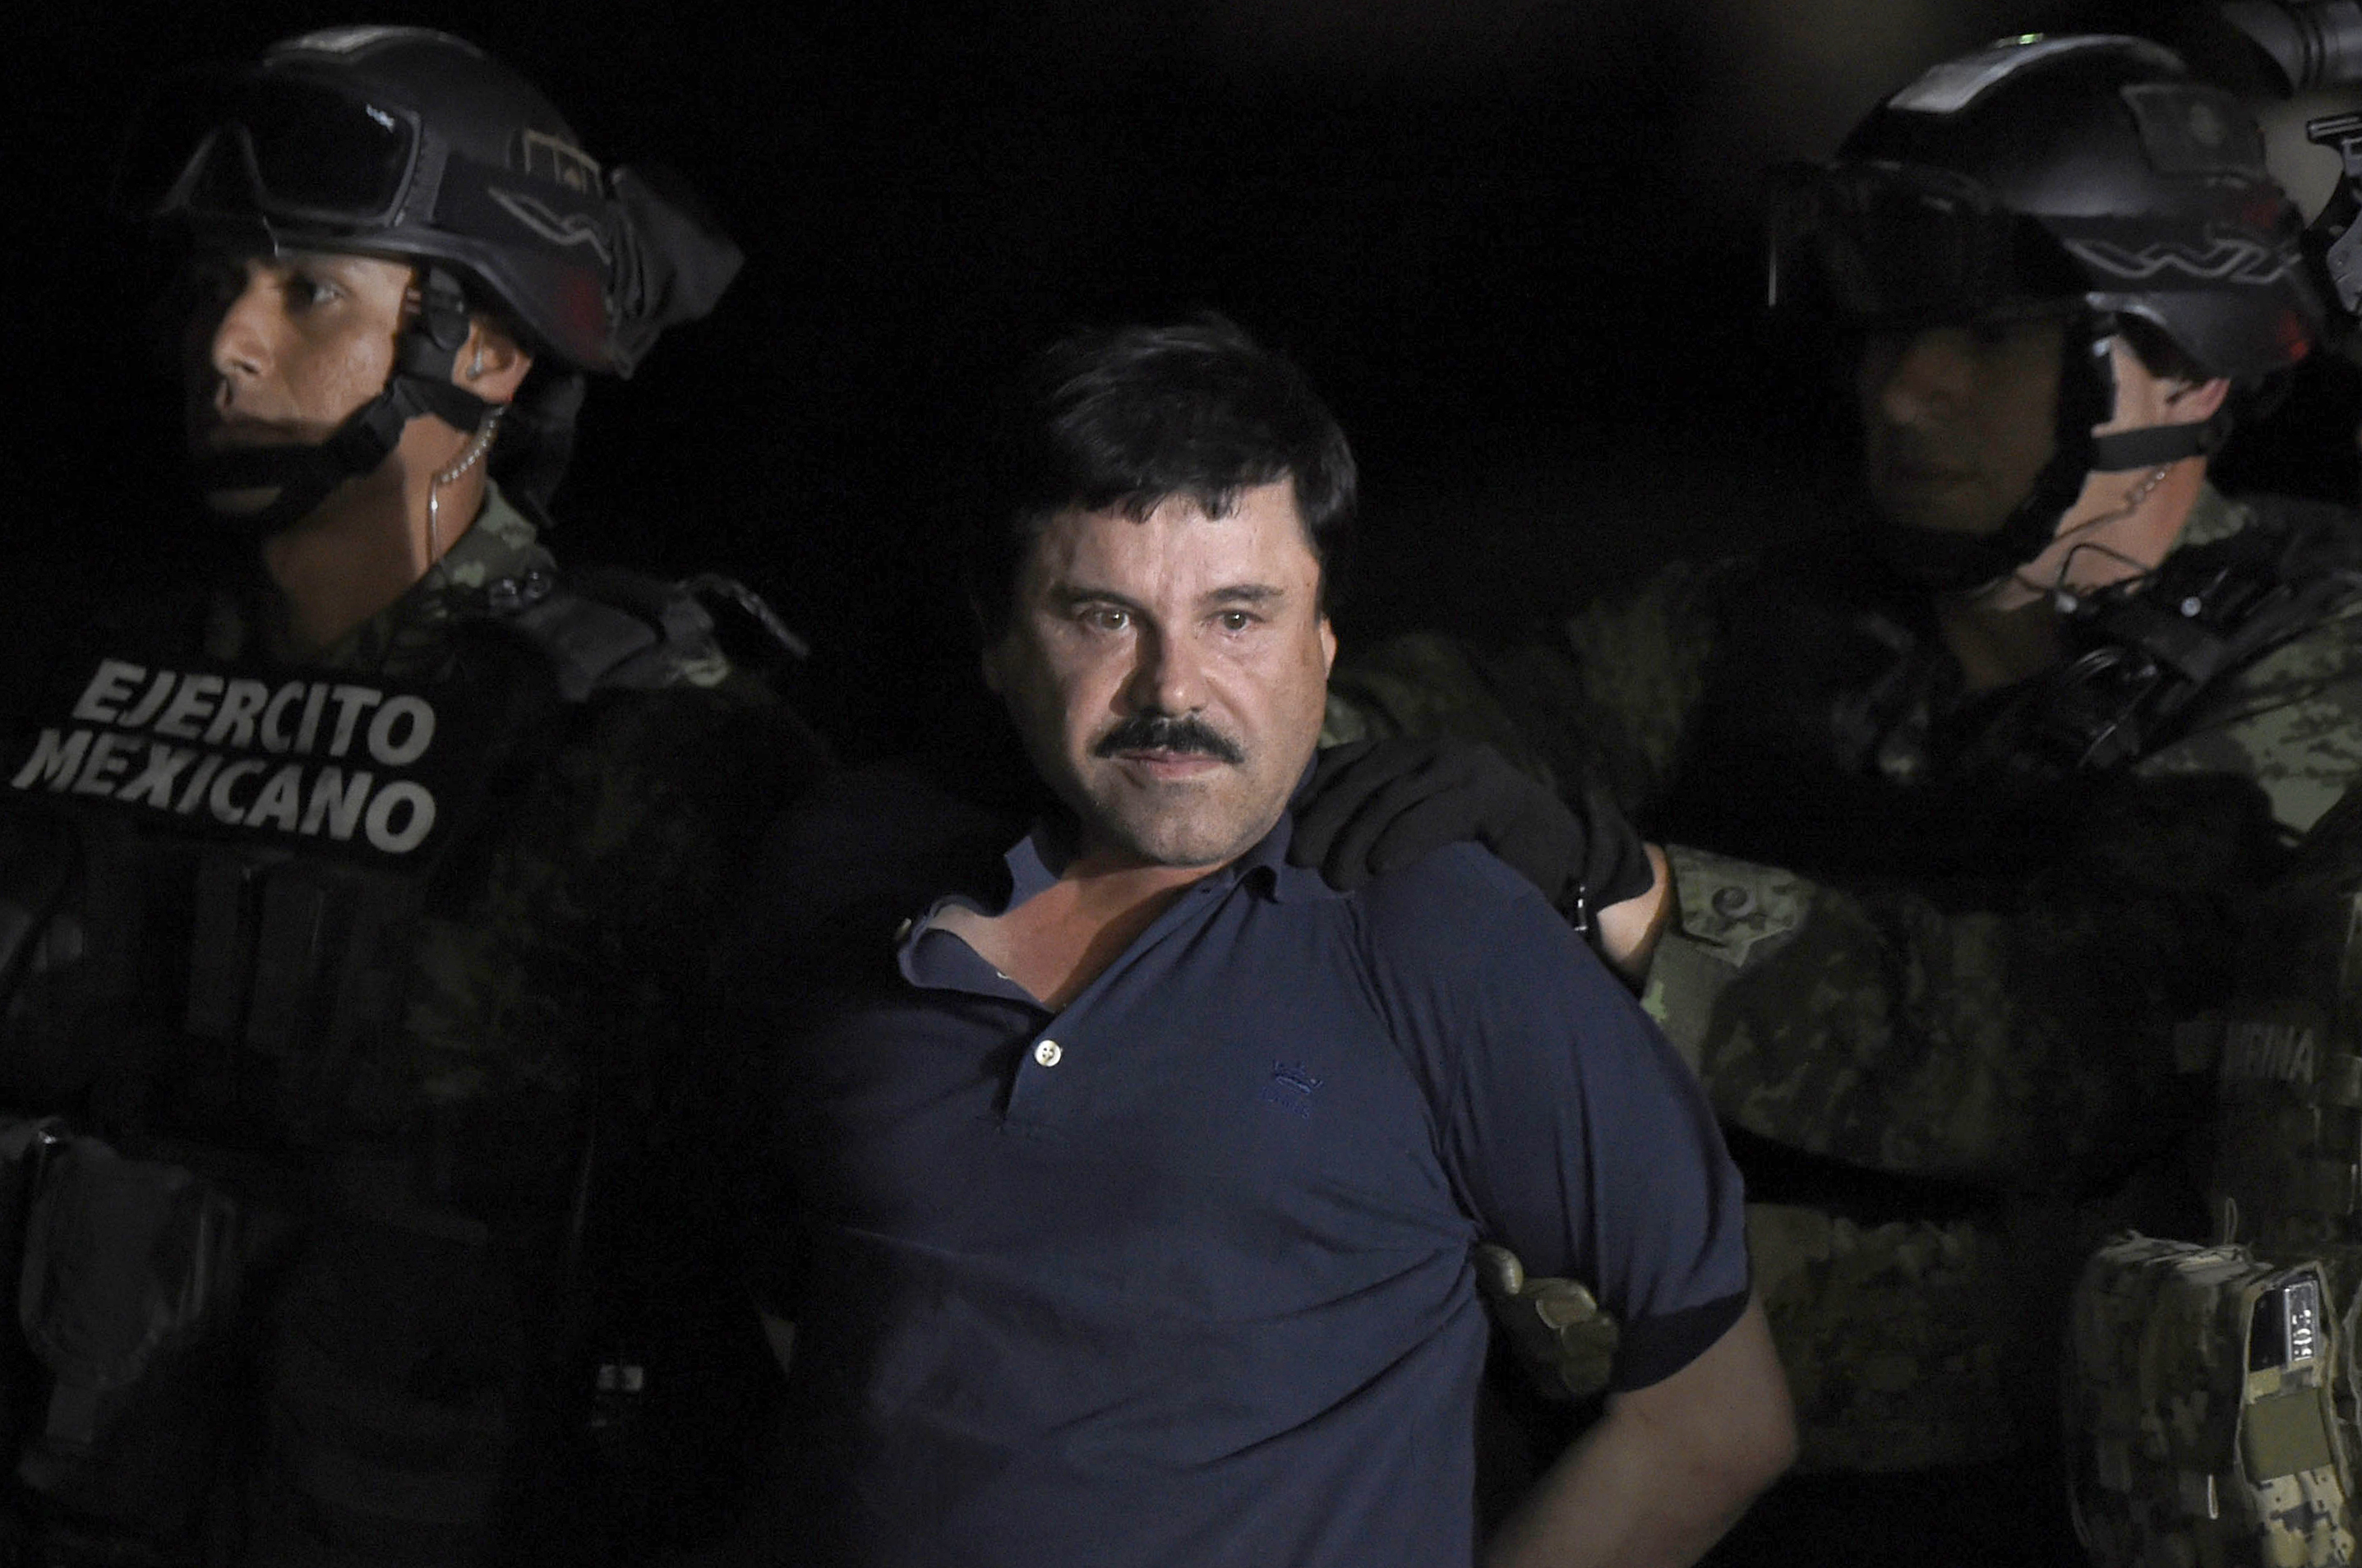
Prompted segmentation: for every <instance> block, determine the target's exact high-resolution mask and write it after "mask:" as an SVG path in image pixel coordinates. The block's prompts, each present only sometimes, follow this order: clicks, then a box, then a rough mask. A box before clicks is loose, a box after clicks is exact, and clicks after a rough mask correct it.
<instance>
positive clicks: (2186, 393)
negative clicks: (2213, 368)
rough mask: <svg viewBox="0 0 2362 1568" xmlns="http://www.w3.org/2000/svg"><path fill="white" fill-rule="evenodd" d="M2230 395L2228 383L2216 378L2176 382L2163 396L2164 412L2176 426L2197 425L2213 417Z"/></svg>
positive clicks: (2219, 377)
mask: <svg viewBox="0 0 2362 1568" xmlns="http://www.w3.org/2000/svg"><path fill="white" fill-rule="evenodd" d="M2230 395H2231V383H2230V381H2228V380H2227V379H2225V378H2224V377H2222V376H2216V377H2213V379H2212V380H2209V381H2176V382H2175V383H2174V384H2173V387H2172V390H2170V391H2169V392H2167V393H2166V394H2165V406H2166V411H2167V412H2168V413H2169V414H2172V415H2173V420H2172V423H2174V424H2177V425H2197V424H2200V423H2202V422H2203V421H2205V420H2209V419H2212V418H2213V417H2214V414H2215V411H2216V410H2217V409H2220V408H2221V407H2222V406H2223V400H2224V398H2226V397H2229V396H2230Z"/></svg>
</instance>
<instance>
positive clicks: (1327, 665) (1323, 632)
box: [1320, 615, 1337, 675]
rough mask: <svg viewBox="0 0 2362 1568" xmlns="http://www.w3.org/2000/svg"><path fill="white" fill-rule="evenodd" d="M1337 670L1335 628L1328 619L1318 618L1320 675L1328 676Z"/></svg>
mask: <svg viewBox="0 0 2362 1568" xmlns="http://www.w3.org/2000/svg"><path fill="white" fill-rule="evenodd" d="M1335 668H1337V628H1336V627H1335V626H1334V625H1332V624H1330V620H1329V617H1328V616H1326V615H1323V616H1321V617H1320V673H1321V674H1323V675H1326V674H1328V673H1329V672H1330V670H1332V669H1335Z"/></svg>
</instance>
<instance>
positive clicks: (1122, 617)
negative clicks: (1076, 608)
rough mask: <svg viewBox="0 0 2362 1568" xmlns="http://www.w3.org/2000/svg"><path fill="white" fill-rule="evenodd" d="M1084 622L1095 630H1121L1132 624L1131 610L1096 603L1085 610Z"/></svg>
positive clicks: (1083, 614)
mask: <svg viewBox="0 0 2362 1568" xmlns="http://www.w3.org/2000/svg"><path fill="white" fill-rule="evenodd" d="M1082 623H1083V624H1084V625H1086V626H1088V627H1089V628H1090V629H1091V630H1092V631H1094V632H1120V631H1122V630H1123V629H1124V628H1125V627H1127V626H1129V625H1131V611H1129V610H1118V609H1115V608H1113V607H1111V606H1109V605H1105V604H1098V605H1094V606H1092V607H1091V608H1090V609H1088V610H1086V611H1084V612H1083V613H1082Z"/></svg>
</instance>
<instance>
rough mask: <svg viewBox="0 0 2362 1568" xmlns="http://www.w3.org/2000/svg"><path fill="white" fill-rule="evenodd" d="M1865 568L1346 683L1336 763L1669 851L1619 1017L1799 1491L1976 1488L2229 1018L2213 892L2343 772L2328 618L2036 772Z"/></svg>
mask: <svg viewBox="0 0 2362 1568" xmlns="http://www.w3.org/2000/svg"><path fill="white" fill-rule="evenodd" d="M2259 509H2265V510H2269V511H2270V512H2271V513H2273V514H2274V515H2277V514H2278V513H2279V510H2280V507H2279V503H2270V506H2269V507H2268V509H2266V508H2263V507H2262V503H2257V504H2250V503H2243V502H2229V501H2226V500H2224V498H2223V497H2221V496H2220V495H2219V494H2218V493H2216V492H2215V491H2213V490H2211V489H2208V490H2206V491H2202V494H2201V496H2200V498H2199V500H2198V502H2197V503H2196V505H2195V506H2194V508H2193V511H2192V513H2191V520H2190V522H2189V525H2188V526H2187V528H2186V529H2185V532H2184V534H2183V536H2182V540H2181V542H2180V546H2179V547H2177V554H2178V555H2180V554H2181V553H2183V552H2190V551H2194V550H2198V549H2200V548H2201V547H2207V546H2224V545H2225V544H2226V542H2227V541H2231V540H2233V539H2234V538H2235V536H2241V535H2242V534H2243V533H2244V532H2245V531H2246V530H2249V529H2251V528H2254V527H2256V526H2257V525H2258V513H2259ZM2300 510H2301V509H2300ZM2253 537H2257V538H2261V537H2265V536H2261V535H2257V536H2253ZM1864 555H1865V552H1864V551H1863V550H1862V549H1861V548H1860V547H1859V546H1857V545H1854V544H1852V543H1850V542H1848V541H1839V542H1837V543H1836V544H1835V545H1834V546H1832V544H1831V543H1830V542H1829V541H1827V540H1823V541H1819V542H1816V543H1815V544H1813V545H1810V546H1807V547H1802V548H1800V549H1798V550H1795V551H1793V552H1787V553H1783V554H1779V555H1773V556H1767V557H1764V558H1750V559H1747V560H1742V561H1737V562H1730V563H1726V564H1724V565H1721V566H1718V567H1715V568H1711V569H1691V568H1683V567H1677V568H1674V569H1670V570H1668V571H1666V572H1664V573H1663V574H1661V576H1659V577H1657V578H1656V579H1654V580H1651V581H1650V582H1648V583H1647V584H1645V585H1644V586H1643V587H1641V588H1640V589H1639V591H1637V592H1635V593H1632V594H1629V595H1628V596H1625V597H1622V598H1620V599H1616V600H1612V601H1610V602H1605V603H1602V604H1600V605H1598V606H1595V607H1593V608H1591V609H1588V610H1586V611H1585V612H1584V613H1581V614H1578V615H1576V616H1574V617H1573V618H1572V619H1571V620H1569V621H1568V622H1567V623H1566V624H1564V626H1563V627H1562V629H1561V632H1560V634H1559V635H1555V636H1551V637H1546V638H1543V639H1540V640H1539V641H1535V642H1531V643H1529V644H1527V645H1526V646H1519V647H1517V648H1513V649H1509V650H1507V651H1493V650H1485V649H1480V648H1475V647H1471V646H1460V645H1455V644H1453V643H1451V642H1448V641H1446V640H1444V639H1441V638H1437V637H1431V636H1416V637H1409V638H1405V639H1402V640H1400V641H1398V642H1396V643H1394V644H1391V645H1388V646H1385V647H1383V648H1380V649H1378V650H1375V651H1374V654H1372V655H1371V656H1369V657H1363V658H1359V659H1356V658H1352V657H1348V658H1347V659H1345V660H1344V661H1342V663H1341V672H1340V674H1339V676H1338V677H1337V679H1336V680H1335V681H1334V682H1333V683H1332V698H1331V708H1330V726H1329V732H1328V735H1327V737H1326V738H1328V739H1329V740H1330V741H1341V740H1350V739H1354V738H1359V737H1361V736H1363V735H1366V734H1393V733H1402V732H1411V733H1436V732H1444V733H1453V734H1462V735H1467V736H1471V737H1473V738H1477V739H1482V740H1485V741H1488V742H1491V743H1492V744H1494V745H1497V746H1499V747H1500V748H1501V749H1502V750H1504V751H1505V752H1507V754H1508V755H1509V756H1511V757H1512V758H1513V759H1516V760H1518V761H1520V762H1521V763H1523V764H1524V765H1525V766H1527V767H1529V768H1531V769H1532V770H1533V771H1535V772H1537V773H1538V774H1540V775H1542V776H1544V777H1546V778H1550V779H1551V780H1553V781H1554V782H1556V783H1557V784H1558V785H1559V786H1560V787H1562V789H1573V788H1579V787H1580V781H1581V780H1583V779H1584V778H1593V779H1596V780H1599V781H1601V782H1604V783H1605V784H1606V785H1607V786H1608V787H1609V788H1610V789H1611V790H1613V791H1614V793H1615V794H1616V795H1617V798H1618V800H1619V801H1621V803H1622V804H1623V805H1624V806H1625V808H1626V809H1627V810H1628V812H1631V813H1632V814H1633V816H1634V817H1635V819H1636V821H1638V822H1639V824H1640V825H1641V827H1642V829H1643V831H1644V832H1646V833H1648V834H1649V835H1650V837H1651V838H1653V839H1657V840H1659V841H1661V842H1664V843H1666V844H1667V845H1668V857H1669V859H1670V861H1671V864H1672V879H1673V892H1674V896H1675V898H1676V900H1678V915H1677V919H1676V921H1675V922H1674V923H1673V924H1672V927H1671V928H1670V929H1669V930H1668V933H1667V934H1666V937H1665V939H1664V942H1663V944H1662V945H1661V948H1660V949H1659V951H1658V954H1657V956H1656V959H1655V965H1654V968H1653V971H1652V973H1651V977H1650V984H1649V988H1648V993H1647V1003H1648V1006H1649V1008H1650V1011H1651V1012H1652V1013H1653V1014H1654V1015H1655V1016H1656V1017H1657V1018H1658V1020H1659V1021H1661V1023H1662V1025H1663V1026H1664V1028H1665V1031H1666V1033H1667V1034H1668V1035H1669V1036H1670V1037H1671V1038H1672V1040H1673V1041H1674V1043H1676V1044H1677V1045H1678V1046H1679V1047H1680V1048H1681V1049H1682V1050H1683V1052H1684V1053H1685V1054H1687V1055H1688V1056H1689V1057H1690V1059H1691V1060H1692V1061H1693V1062H1694V1064H1695V1065H1696V1066H1697V1068H1698V1070H1699V1073H1700V1075H1701V1077H1703V1078H1704V1080H1705V1084H1706V1086H1707V1088H1708V1090H1709V1091H1710V1093H1711V1094H1712V1096H1713V1098H1714V1100H1715V1103H1716V1108H1717V1109H1718V1110H1719V1111H1720V1112H1721V1114H1722V1116H1723V1118H1724V1120H1725V1122H1726V1124H1727V1127H1729V1128H1730V1129H1732V1130H1733V1143H1734V1153H1735V1154H1738V1157H1739V1159H1740V1164H1741V1166H1742V1168H1743V1169H1747V1170H1748V1174H1749V1187H1750V1190H1751V1192H1752V1193H1753V1195H1754V1196H1755V1197H1756V1198H1758V1199H1759V1201H1758V1202H1757V1203H1756V1204H1755V1205H1754V1206H1753V1207H1752V1209H1751V1210H1750V1233H1751V1236H1752V1237H1753V1240H1754V1242H1755V1243H1756V1264H1757V1272H1758V1284H1759V1287H1760V1289H1761V1291H1762V1294H1763V1297H1764V1300H1765V1305H1766V1309H1767V1311H1768V1313H1769V1315H1770V1318H1771V1325H1772V1330H1773V1332H1774V1335H1775V1337H1776V1338H1777V1339H1778V1341H1779V1343H1780V1346H1781V1350H1782V1353H1783V1361H1784V1363H1785V1364H1786V1366H1787V1368H1788V1371H1789V1375H1790V1378H1791V1381H1792V1385H1793V1386H1794V1392H1795V1395H1796V1399H1797V1408H1798V1417H1799V1420H1800V1424H1801V1428H1802V1432H1803V1440H1804V1462H1803V1463H1804V1465H1805V1467H1806V1468H1808V1469H1809V1468H1816V1467H1817V1468H1822V1469H1861V1470H1881V1469H1902V1468H1917V1467H1921V1466H1926V1465H1931V1464H1939V1463H1962V1462H1969V1461H1974V1460H1979V1459H1983V1458H1988V1457H1992V1456H1995V1455H1999V1454H2003V1453H2006V1452H2010V1451H2012V1450H2014V1449H2016V1448H2018V1447H2020V1446H2021V1445H2023V1444H2025V1442H2027V1441H2030V1440H2034V1439H2036V1438H2038V1436H2039V1435H2040V1434H2042V1433H2044V1432H2046V1431H2047V1430H2048V1429H2049V1428H2050V1427H2051V1424H2052V1422H2053V1421H2054V1420H2055V1414H2054V1411H2055V1406H2054V1404H2053V1401H2052V1398H2051V1396H2050V1393H2049V1390H2050V1388H2051V1387H2053V1386H2055V1384H2053V1383H2051V1382H2049V1381H2047V1379H2045V1378H2044V1377H2043V1376H2042V1375H2041V1373H2040V1371H2039V1369H2040V1368H2041V1367H2043V1366H2045V1365H2047V1364H2049V1363H2050V1362H2051V1361H2052V1360H2053V1359H2054V1358H2055V1348H2054V1347H2055V1344H2056V1338H2057V1328H2056V1325H2057V1324H2058V1321H2060V1313H2061V1312H2062V1311H2063V1308H2064V1302H2065V1298H2066V1295H2067V1289H2068V1283H2069V1281H2070V1279H2071V1277H2072V1274H2073V1270H2074V1267H2075V1264H2077V1262H2079V1261H2080V1259H2081V1256H2082V1255H2083V1253H2085V1252H2086V1251H2088V1246H2089V1243H2090V1242H2092V1241H2095V1240H2096V1239H2097V1236H2098V1234H2100V1233H2102V1231H2103V1228H2105V1227H2106V1226H2108V1225H2109V1224H2111V1223H2112V1222H2115V1221H2119V1220H2132V1219H2136V1218H2140V1217H2141V1216H2140V1215H2139V1213H2138V1212H2137V1209H2136V1210H2135V1211H2133V1212H2126V1213H2122V1214H2119V1213H2117V1212H2115V1211H2114V1209H2111V1210H2109V1211H2108V1212H2106V1213H2104V1214H2103V1213H2096V1212H2093V1211H2092V1209H2090V1208H2088V1207H2086V1208H2085V1209H2083V1211H2081V1212H2080V1213H2079V1212H2078V1211H2077V1209H2076V1206H2077V1205H2079V1204H2083V1205H2087V1206H2088V1205H2089V1203H2090V1201H2091V1200H2092V1199H2093V1198H2096V1197H2099V1196H2100V1195H2103V1194H2110V1193H2114V1192H2117V1191H2118V1190H2119V1189H2121V1188H2122V1187H2124V1185H2125V1183H2124V1178H2125V1176H2127V1175H2128V1174H2129V1173H2131V1172H2132V1171H2133V1170H2134V1169H2135V1168H2136V1166H2139V1165H2141V1164H2142V1163H2143V1159H2144V1156H2147V1155H2149V1154H2153V1153H2155V1152H2156V1151H2158V1149H2160V1148H2161V1147H2162V1146H2163V1145H2164V1144H2165V1143H2166V1142H2167V1141H2168V1140H2169V1130H2170V1129H2172V1128H2175V1127H2178V1126H2180V1125H2182V1124H2183V1123H2184V1122H2186V1121H2188V1120H2189V1116H2188V1114H2187V1103H2186V1102H2187V1101H2188V1100H2189V1099H2190V1098H2191V1096H2190V1091H2189V1088H2188V1084H2187V1081H2186V1079H2185V1078H2184V1077H2183V1076H2182V1074H2181V1071H2180V1069H2182V1068H2184V1067H2191V1066H2202V1064H2200V1063H2196V1062H2192V1063H2180V1062H2177V1060H2176V1058H2175V1052H2174V1041H2175V1030H2174V1024H2175V1023H2176V1021H2180V1020H2182V1019H2186V1018H2188V1017H2190V1016H2191V1015H2192V1014H2193V1013H2194V1012H2196V1011H2198V1010H2201V1009H2202V1008H2204V1007H2206V1006H2209V1005H2213V1003H2216V1002H2219V1001H2220V999H2222V997H2223V995H2224V993H2225V988H2226V987H2227V984H2228V979H2227V977H2228V971H2229V967H2230V963H2231V958H2230V955H2231V953H2232V949H2233V944H2234V934H2233V933H2234V930H2235V927H2234V924H2233V920H2232V915H2233V911H2235V907H2236V903H2237V897H2238V894H2239V892H2240V890H2241V889H2246V888H2250V887H2252V886H2253V885H2254V884H2255V883H2256V882H2257V880H2259V879H2260V878H2261V877H2262V876H2263V875H2265V874H2266V872H2267V871H2268V867H2269V864H2270V862H2271V859H2272V857H2273V856H2274V855H2275V854H2276V853H2277V852H2278V845H2279V842H2280V841H2281V839H2282V838H2283V837H2284V836H2286V835H2292V834H2296V833H2300V832H2301V831H2302V830H2304V829H2305V828H2307V827H2309V826H2310V825H2311V824H2312V822H2313V821H2314V819H2315V818H2317V817H2319V816H2320V815H2321V814H2322V812H2323V811H2325V810H2326V809H2327V807H2328V806H2329V804H2330V803H2331V802H2332V801H2334V800H2335V799H2336V798H2337V797H2338V795H2339V794H2340V792H2341V791H2342V790H2344V788H2345V785H2346V784H2347V783H2348V782H2349V781H2350V780H2352V779H2354V778H2356V777H2362V610H2357V609H2356V608H2355V607H2353V606H2351V605H2350V604H2349V605H2348V606H2346V607H2345V608H2344V609H2342V610H2340V611H2339V612H2338V613H2334V614H2333V615H2331V616H2330V617H2328V618H2327V619H2325V620H2323V621H2321V622H2319V623H2318V624H2314V625H2312V628H2311V629H2310V630H2308V631H2306V632H2304V633H2303V634H2302V635H2298V636H2296V637H2295V638H2293V640H2290V641H2287V642H2285V643H2283V644H2282V645H2281V646H2278V647H2276V648H2273V649H2271V650H2269V651H2268V652H2267V653H2266V654H2265V655H2264V656H2263V657H2260V658H2258V659H2257V660H2255V661H2254V662H2253V663H2251V664H2249V665H2247V666H2246V667H2245V668H2239V669H2237V670H2235V672H2234V673H2232V674H2230V675H2229V676H2227V677H2226V678H2224V679H2222V680H2220V681H2218V682H2216V683H2215V684H2214V685H2213V686H2211V687H2209V688H2207V689H2206V690H2205V691H2204V692H2203V694H2202V696H2201V697H2200V698H2199V699H2198V701H2197V703H2196V704H2195V706H2194V707H2192V708H2191V710H2190V711H2188V712H2184V713H2183V714H2182V715H2181V716H2180V723H2178V724H2177V726H2176V727H2175V728H2174V729H2173V730H2172V731H2171V732H2170V733H2169V734H2164V735H2162V736H2158V737H2152V740H2153V742H2154V744H2150V745H2147V746H2145V747H2144V749H2143V753H2142V755H2140V756H2138V757H2137V760H2136V761H2135V762H2134V763H2133V764H2132V766H2131V767H2130V768H2129V770H2128V771H2127V772H2126V773H2124V774H2120V775H2118V776H2116V777H2113V778H2112V777H2096V778H2094V777H2090V776H2080V775H2069V776H2066V777H2062V778H2032V779H2029V778H2023V777H2018V776H2014V775H2012V774H2010V773H2009V772H2008V771H2007V768H2006V764H2007V762H2008V757H2007V756H2006V755H2005V754H2006V752H2007V749H2008V748H2007V747H2006V746H2005V745H1996V740H1995V737H1996V736H2006V735H2008V734H2010V733H2011V732H2010V728H2009V726H2011V725H2012V724H2013V723H2017V722H2019V719H2020V717H2021V715H2020V714H2019V713H2018V712H2016V710H2014V708H2013V707H2012V705H2011V701H2010V698H2011V696H2012V694H2011V693H2002V694H1997V695H1995V696H1993V697H1989V698H1973V697H1970V696H1968V695H1966V694H1964V693H1963V692H1962V690H1961V682H1960V676H1959V669H1958V667H1957V665H1956V663H1955V662H1954V661H1953V660H1952V658H1951V657H1950V656H1949V654H1948V651H1946V650H1945V649H1944V648H1943V646H1942V645H1941V644H1940V642H1939V641H1938V640H1937V637H1936V635H1935V633H1934V628H1933V624H1932V617H1931V612H1930V608H1929V606H1928V603H1927V600H1926V595H1925V593H1924V592H1915V591H1913V590H1911V589H1910V588H1909V587H1907V586H1906V585H1904V584H1901V583H1899V582H1896V581H1893V580H1882V579H1880V578H1878V577H1876V576H1875V575H1874V570H1873V569H1870V568H1867V567H1864V566H1861V565H1860V563H1861V562H1862V560H1863V558H1864ZM2191 559H2198V557H2191ZM1773 1199H1777V1200H1779V1201H1771V1200H1773ZM1849 1209H1850V1210H1851V1212H1848V1210H1849Z"/></svg>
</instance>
